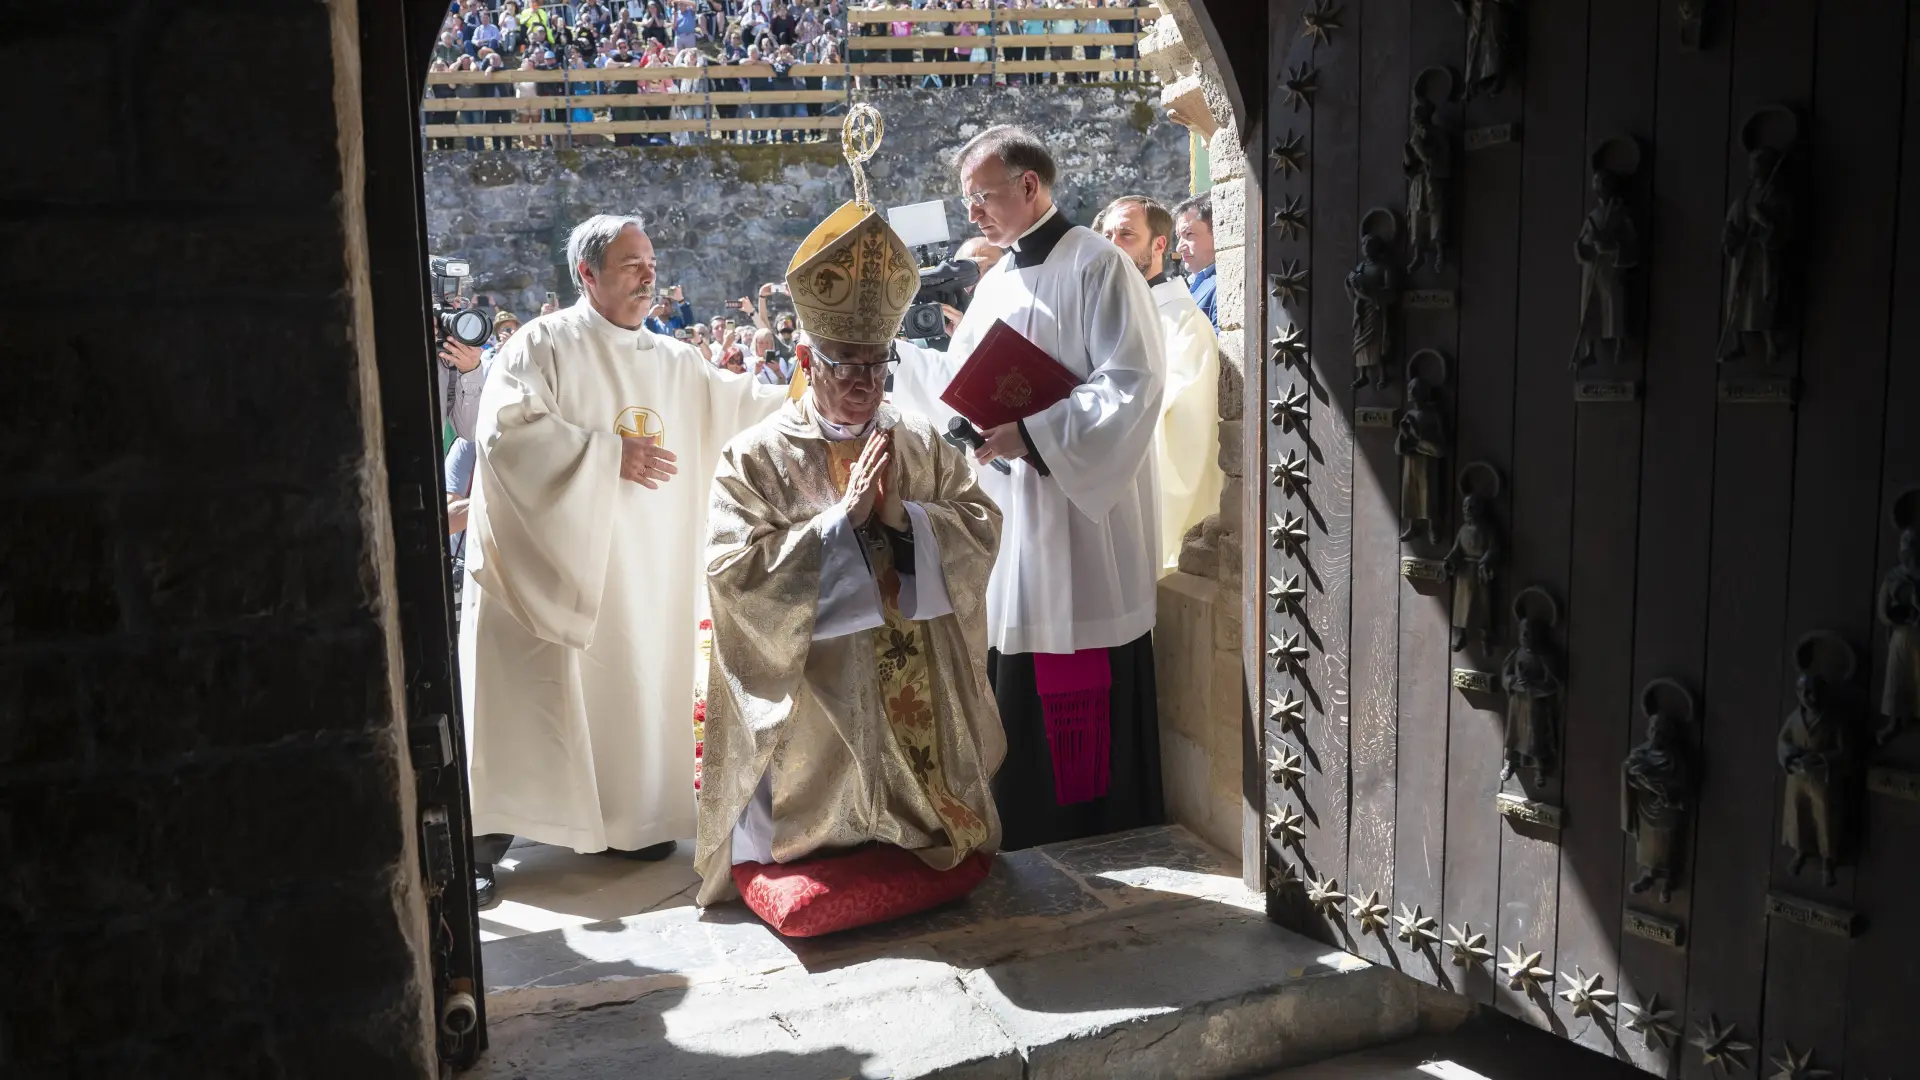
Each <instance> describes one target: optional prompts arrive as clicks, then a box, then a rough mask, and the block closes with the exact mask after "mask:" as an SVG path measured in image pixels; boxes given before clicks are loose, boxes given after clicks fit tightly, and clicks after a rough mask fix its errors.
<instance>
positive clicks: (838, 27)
mask: <svg viewBox="0 0 1920 1080" xmlns="http://www.w3.org/2000/svg"><path fill="white" fill-rule="evenodd" d="M1146 2H1150V0H1078V2H1075V0H1007V2H1000V0H862V2H860V3H858V4H857V5H856V6H858V7H862V8H871V9H886V10H900V11H907V10H910V9H919V10H923V11H924V10H932V11H963V10H964V11H971V10H986V9H988V8H989V7H991V8H992V9H994V10H996V11H1004V12H1007V16H1006V18H1005V19H996V20H994V21H993V22H990V23H988V22H971V21H958V20H956V21H953V22H915V21H910V20H907V19H900V20H895V21H888V22H854V21H852V20H851V19H850V18H849V16H848V6H847V3H846V0H793V2H792V3H788V2H786V0H586V2H584V3H572V2H561V3H547V2H546V0H454V2H453V3H452V4H450V6H449V10H448V14H447V19H446V22H445V24H444V25H443V27H442V28H441V32H440V37H439V40H438V42H437V43H436V44H435V45H434V49H433V60H432V65H431V67H430V70H432V71H435V72H441V71H488V72H495V71H520V70H534V71H561V70H564V71H569V72H571V71H579V72H581V73H582V74H581V75H580V76H579V77H578V78H575V77H573V76H571V75H569V76H568V77H567V78H566V79H565V80H554V81H544V82H543V81H531V80H529V81H526V82H498V83H481V82H470V83H432V84H430V85H429V86H428V93H429V94H430V95H431V96H432V97H434V98H439V99H446V98H455V99H460V100H463V101H464V100H467V99H471V100H473V102H474V107H473V108H471V109H469V108H466V107H465V106H462V107H460V108H459V109H458V110H457V111H452V110H444V111H443V110H432V111H429V112H427V113H426V124H427V126H428V127H438V126H444V125H448V124H454V123H461V124H495V123H509V122H525V123H530V122H546V123H581V124H584V123H590V122H592V121H594V120H596V119H605V120H666V119H687V120H704V119H706V118H707V110H708V107H709V106H707V105H705V104H698V105H675V106H659V107H649V106H644V105H638V106H595V105H594V104H593V102H592V100H591V99H592V98H593V97H594V96H595V95H601V94H635V95H638V94H648V93H663V94H664V93H681V94H703V95H704V94H706V93H708V92H730V91H752V92H758V91H793V90H813V91H830V92H844V91H845V90H847V89H848V87H847V79H846V77H845V76H834V75H811V76H804V77H803V76H796V75H794V74H792V69H793V67H794V66H795V65H801V64H842V63H912V62H916V61H923V60H924V61H929V62H971V63H975V64H979V65H981V67H982V69H983V70H982V71H981V72H980V73H978V74H972V73H964V74H938V75H934V74H929V75H924V76H920V77H918V85H920V86H921V87H925V88H933V87H941V86H969V85H975V84H984V83H995V84H997V85H1008V84H1015V85H1018V84H1022V83H1027V82H1032V83H1042V82H1047V83H1057V82H1068V83H1077V82H1080V81H1082V80H1083V78H1084V79H1085V80H1087V81H1093V80H1095V79H1098V78H1100V77H1101V76H1102V75H1104V76H1106V77H1108V78H1113V79H1120V80H1127V79H1132V78H1133V77H1135V74H1136V73H1135V72H1134V71H1133V70H1131V69H1126V70H1119V71H1112V72H1104V73H1095V72H1088V73H1085V74H1084V75H1083V74H1082V73H1079V72H1066V73H1044V74H1032V75H1026V74H1006V73H1001V72H997V71H996V70H995V67H996V65H997V64H998V63H1004V62H1010V61H1021V60H1073V59H1077V58H1080V57H1081V56H1082V55H1084V56H1085V57H1087V58H1099V57H1100V56H1102V55H1106V54H1108V53H1109V51H1110V54H1111V55H1112V56H1113V57H1114V58H1115V59H1119V60H1129V59H1132V58H1133V57H1134V47H1133V46H1131V45H1118V46H1096V45H1084V46H1082V45H1051V46H1034V47H1022V46H1019V45H1015V44H1008V41H1009V40H1018V37H1019V36H1020V35H1033V34H1072V33H1084V34H1104V33H1132V32H1133V31H1134V30H1135V29H1136V28H1137V27H1138V20H1137V19H1136V18H1133V17H1132V15H1133V8H1135V7H1137V6H1140V5H1141V4H1143V3H1146ZM1061 7H1086V8H1090V9H1099V10H1102V11H1103V12H1104V10H1105V9H1109V8H1117V9H1120V10H1118V11H1115V12H1114V13H1113V14H1115V15H1125V16H1127V17H1123V18H1113V17H1112V16H1110V15H1108V16H1104V17H1101V18H1094V17H1092V16H1091V15H1089V17H1087V18H1084V19H1051V20H1049V19H1023V18H1021V17H1020V13H1021V12H1022V11H1032V10H1034V9H1037V8H1061ZM850 28H851V38H850V37H849V30H850ZM926 35H941V36H955V37H977V38H980V39H982V41H983V44H981V45H980V46H979V47H977V48H915V47H913V46H912V45H911V43H910V41H909V40H907V39H911V38H913V37H916V36H926ZM876 38H886V39H888V40H887V41H884V42H882V41H877V40H874V39H876ZM742 64H753V65H768V66H769V67H770V69H771V74H770V75H754V76H752V77H747V78H742V77H738V76H731V77H730V76H728V75H727V74H726V72H725V70H724V69H725V68H727V67H730V66H733V67H737V66H739V65H742ZM648 68H671V69H681V71H679V72H678V73H677V74H680V75H682V76H685V75H686V73H687V72H688V71H698V72H699V76H698V77H692V78H689V77H679V78H673V77H667V78H651V79H650V78H647V77H646V69H648ZM628 69H632V70H631V72H630V73H629V72H628ZM589 72H592V73H593V74H588V73H589ZM608 72H618V74H608ZM859 81H860V84H861V85H862V86H866V87H874V86H882V85H885V86H907V85H910V84H912V83H913V82H914V81H915V79H914V77H913V76H906V75H899V76H878V77H875V76H861V77H860V79H859ZM502 98H508V99H512V105H511V106H508V105H507V104H506V103H505V102H500V103H499V104H497V105H496V104H493V103H494V102H496V101H499V99H502ZM544 98H562V99H565V100H563V101H561V102H559V103H552V102H547V101H542V100H540V99H544ZM583 99H584V100H583ZM711 108H712V110H713V115H714V117H715V118H726V119H732V118H738V117H745V118H751V119H775V118H781V117H790V116H822V115H833V114H835V113H837V112H839V111H840V110H841V109H842V108H843V105H841V104H840V103H838V102H800V103H780V104H755V105H725V104H723V105H713V106H711ZM730 134H731V135H732V137H735V138H738V139H740V140H742V141H755V142H757V141H762V140H766V139H771V138H774V137H776V133H774V132H767V131H743V132H733V133H730ZM825 135H826V133H825V132H821V131H781V132H778V133H777V137H779V138H782V139H788V140H791V139H799V138H806V139H815V138H823V137H825ZM607 139H608V137H607V136H603V135H600V136H597V135H572V136H526V137H494V136H469V137H466V138H465V139H464V142H462V140H458V139H448V138H435V139H433V140H432V145H433V146H434V147H435V148H437V149H454V148H456V147H458V146H461V145H464V146H465V147H466V148H467V149H469V150H480V149H487V148H505V147H508V146H530V145H539V146H553V145H583V144H587V143H591V142H596V141H606V140H607ZM692 139H693V133H692V132H677V133H674V134H673V135H671V136H669V135H667V134H645V135H638V134H625V135H615V136H612V137H611V141H613V142H614V143H615V144H618V145H661V144H665V143H667V142H669V141H672V142H677V143H681V144H685V143H688V142H690V141H692Z"/></svg>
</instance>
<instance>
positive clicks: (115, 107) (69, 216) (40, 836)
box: [0, 0, 434, 1080]
mask: <svg viewBox="0 0 1920 1080" xmlns="http://www.w3.org/2000/svg"><path fill="white" fill-rule="evenodd" d="M121 14H122V16H124V17H118V16H117V17H116V25H115V26H114V27H112V28H111V29H109V30H108V33H109V34H113V35H119V38H118V40H119V41H121V42H122V43H123V44H126V45H128V46H129V47H130V45H131V43H132V42H134V41H138V42H139V43H140V46H141V47H142V48H143V49H145V50H147V60H146V61H145V62H143V63H141V64H138V65H134V66H132V67H129V66H128V65H126V64H124V63H122V62H121V61H120V60H119V59H117V58H118V57H119V56H121V55H123V54H124V53H125V48H122V47H113V48H107V49H89V50H78V51H76V50H75V49H73V48H72V47H71V44H72V41H73V40H74V39H72V38H71V37H68V36H55V35H66V34H69V33H70V31H68V30H67V29H66V28H64V27H59V26H57V25H55V24H54V23H48V22H38V23H34V24H32V25H24V24H23V25H21V26H20V27H19V32H20V33H21V34H24V35H25V37H24V38H21V39H19V40H17V41H16V42H15V44H16V45H18V46H19V49H18V50H17V52H18V55H17V59H16V63H17V64H20V65H24V67H23V68H22V69H21V70H20V74H21V76H22V77H23V79H24V80H25V82H26V84H27V85H32V86H36V87H39V88H41V89H43V90H45V91H46V92H47V93H49V94H51V95H54V96H55V97H56V98H57V99H58V100H59V102H60V105H59V106H58V107H57V108H48V109H28V110H23V111H22V112H21V113H20V114H19V116H18V118H17V119H18V122H19V123H20V124H23V125H25V127H24V128H22V129H20V130H19V131H18V132H17V134H18V135H19V136H20V140H21V145H22V146H23V147H30V148H31V149H30V150H29V151H23V152H21V153H19V154H16V155H14V157H13V160H12V162H11V164H10V167H9V168H7V169H6V170H0V199H3V200H4V201H6V203H7V206H8V210H7V211H6V212H5V214H4V216H3V217H0V310H4V311H5V313H6V316H7V317H6V323H7V325H8V327H9V329H8V350H7V352H8V363H7V369H8V371H9V372H10V375H11V377H12V379H13V380H14V386H13V390H14V392H13V393H11V394H9V395H8V396H7V401H6V405H5V406H0V520H4V521H5V523H6V524H5V525H4V526H0V865H3V866H4V870H0V972H3V973H4V978H0V1076H9V1077H23V1078H24V1077H43V1076H44V1077H52V1076H63V1077H64V1076H90V1077H92V1076H99V1077H104V1076H143V1077H175V1076H205V1077H213V1076H277V1077H285V1078H297V1077H341V1076H353V1077H359V1078H365V1080H380V1078H386V1077H409V1078H412V1077H424V1076H431V1075H433V1074H434V1066H433V1047H432V1034H431V1029H430V1026H429V1024H430V1022H429V1020H428V1015H427V1013H428V1005H427V1002H428V1000H429V999H428V996H427V994H426V991H425V988H424V985H423V984H424V982H425V978H426V975H425V973H426V962H425V947H424V944H423V941H424V938H425V931H426V927H425V918H424V906H423V904H422V903H421V900H420V894H419V884H418V880H417V879H418V873H417V870H416V867H417V855H416V854H415V851H414V848H413V846H412V840H411V839H410V838H411V836H412V831H411V821H410V814H409V812H408V805H407V803H408V798H409V796H408V794H407V792H408V790H409V787H408V785H409V781H408V777H409V769H408V763H407V755H406V748H405V743H404V741H403V740H402V739H401V738H400V734H399V732H400V726H399V716H398V712H397V709H396V707H395V698H394V693H393V684H392V667H391V664H390V662H389V656H390V655H392V637H391V635H392V634H393V632H394V627H393V623H392V618H391V611H390V605H389V603H388V602H387V601H386V600H385V599H384V598H383V597H384V596H390V595H391V589H390V587H387V586H386V585H385V584H384V583H385V581H386V575H387V573H388V568H389V567H390V565H391V563H390V559H388V557H387V549H388V548H389V547H390V545H391V540H390V538H389V536H388V534H387V532H386V526H385V506H386V496H385V481H384V479H383V478H382V476H381V466H380V458H379V449H378V448H379V432H380V426H379V402H378V400H377V399H375V400H369V397H368V395H367V393H366V392H365V390H364V387H365V386H367V385H368V374H369V373H368V371H367V370H366V367H365V364H364V363H363V356H362V353H361V352H360V351H359V350H357V349H356V347H355V343H354V342H353V341H352V340H351V339H350V338H351V335H350V333H349V331H348V329H347V328H348V327H349V326H350V325H352V322H353V320H352V310H353V305H354V296H355V291H354V282H353V275H351V274H350V272H349V269H348V251H349V246H350V243H352V242H354V241H355V240H357V239H358V238H357V237H350V233H352V232H354V231H355V230H354V223H352V222H350V221H348V220H346V215H345V207H347V206H348V205H349V204H351V203H352V202H353V201H354V199H353V198H351V197H343V174H349V173H351V171H352V166H353V163H354V162H355V161H356V159H357V153H355V154H347V155H344V156H343V154H342V150H343V149H354V150H356V151H357V139H358V136H357V130H358V123H359V116H358V109H359V104H358V96H357V82H356V80H355V79H354V77H353V73H354V72H355V71H357V68H356V67H355V64H356V63H357V59H356V52H357V49H356V45H355V42H356V39H357V34H356V33H355V31H354V27H353V16H354V6H353V4H352V3H351V2H350V0H349V2H344V3H337V4H334V5H329V4H325V3H320V2H316V0H283V2H281V3H276V4H253V5H233V4H227V3H217V4H216V3H204V4H197V3H192V2H181V3H168V4H156V5H140V6H138V7H137V8H135V9H130V10H128V11H126V12H123V13H121ZM42 35H44V36H42ZM330 40H331V41H333V42H334V43H335V46H336V50H337V51H336V52H334V53H330V51H329V47H328V44H329V41H330ZM263 41H281V42H299V43H301V47H299V48H289V49H284V50H279V51H277V52H276V54H275V55H274V57H273V58H272V62H270V63H263V62H262V56H261V53H260V43H261V42H263ZM336 72H341V73H345V75H346V77H345V78H342V79H338V80H337V79H336ZM337 83H339V84H340V85H338V86H337ZM336 90H338V96H337V97H336ZM339 118H345V119H346V120H348V121H350V123H346V124H342V123H338V122H337V120H338V119H339ZM348 182H349V183H353V184H357V183H358V177H357V176H355V177H353V179H352V180H351V181H348ZM361 284H362V285H364V278H363V280H362V282H361Z"/></svg>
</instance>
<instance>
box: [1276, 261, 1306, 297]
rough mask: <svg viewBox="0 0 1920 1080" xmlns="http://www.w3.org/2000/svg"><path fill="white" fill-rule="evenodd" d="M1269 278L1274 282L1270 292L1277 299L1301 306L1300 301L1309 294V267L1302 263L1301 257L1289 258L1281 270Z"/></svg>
mask: <svg viewBox="0 0 1920 1080" xmlns="http://www.w3.org/2000/svg"><path fill="white" fill-rule="evenodd" d="M1268 280H1270V281H1272V282H1273V284H1272V286H1271V287H1269V288H1268V290H1267V291H1268V292H1269V293H1271V294H1272V295H1273V298H1274V299H1275V300H1278V301H1280V302H1281V303H1283V304H1288V305H1290V306H1293V307H1299V306H1300V301H1302V300H1304V299H1306V296H1307V268H1306V267H1304V266H1301V265H1300V260H1299V259H1288V260H1287V261H1286V262H1283V263H1281V264H1280V272H1279V273H1277V274H1274V275H1272V276H1271V277H1270V278H1269V279H1268Z"/></svg>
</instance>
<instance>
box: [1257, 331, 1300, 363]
mask: <svg viewBox="0 0 1920 1080" xmlns="http://www.w3.org/2000/svg"><path fill="white" fill-rule="evenodd" d="M1267 348H1268V349H1270V350H1272V355H1273V362H1274V363H1276V364H1301V363H1304V362H1306V359H1307V335H1306V334H1305V333H1303V332H1302V331H1301V329H1300V328H1299V327H1298V326H1289V327H1287V328H1286V329H1285V330H1282V331H1280V332H1279V333H1277V334H1275V335H1273V336H1272V337H1270V338H1268V339H1267Z"/></svg>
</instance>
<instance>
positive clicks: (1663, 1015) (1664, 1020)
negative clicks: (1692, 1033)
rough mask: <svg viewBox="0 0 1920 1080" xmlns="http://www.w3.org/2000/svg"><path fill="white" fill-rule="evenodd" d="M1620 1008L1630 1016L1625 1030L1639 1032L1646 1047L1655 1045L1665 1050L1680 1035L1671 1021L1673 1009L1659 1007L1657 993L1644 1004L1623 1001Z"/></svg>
mask: <svg viewBox="0 0 1920 1080" xmlns="http://www.w3.org/2000/svg"><path fill="white" fill-rule="evenodd" d="M1620 1008H1622V1009H1624V1010H1625V1011H1626V1013H1627V1015H1628V1016H1629V1017H1630V1018H1631V1019H1629V1020H1628V1021H1627V1030H1628V1031H1637V1032H1639V1033H1640V1038H1641V1040H1642V1042H1644V1043H1645V1044H1646V1046H1647V1048H1648V1049H1653V1048H1654V1047H1656V1046H1657V1047H1659V1048H1660V1049H1662V1050H1665V1049H1666V1048H1668V1047H1669V1046H1672V1045H1673V1040H1675V1039H1677V1038H1679V1037H1680V1029H1679V1028H1678V1027H1677V1026H1675V1024H1674V1022H1673V1021H1674V1013H1673V1010H1672V1009H1663V1008H1661V1007H1660V995H1659V994H1655V995H1653V996H1652V997H1650V998H1648V999H1647V1001H1646V1004H1644V1005H1629V1004H1627V1003H1626V1002H1624V1001H1623V1002H1621V1003H1620Z"/></svg>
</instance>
